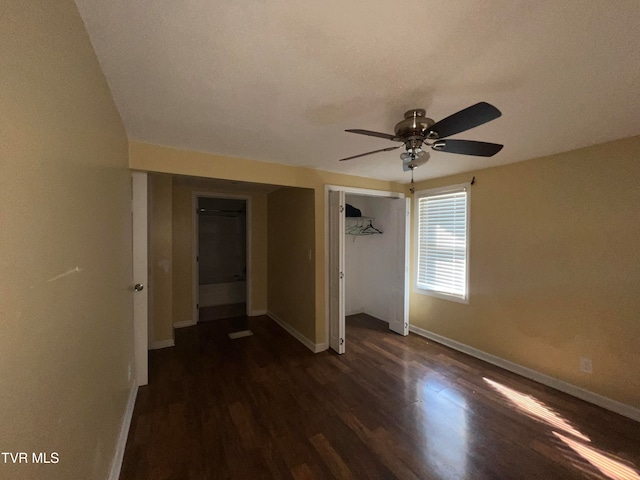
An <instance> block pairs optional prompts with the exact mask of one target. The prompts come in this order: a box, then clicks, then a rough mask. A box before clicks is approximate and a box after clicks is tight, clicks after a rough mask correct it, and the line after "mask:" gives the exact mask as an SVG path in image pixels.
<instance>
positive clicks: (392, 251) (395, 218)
mask: <svg viewBox="0 0 640 480" xmlns="http://www.w3.org/2000/svg"><path fill="white" fill-rule="evenodd" d="M340 193H342V192H340ZM392 195H394V196H395V197H396V198H393V197H392ZM398 196H399V195H398V194H392V193H388V194H386V195H385V192H375V194H372V193H370V191H363V192H360V191H357V189H349V190H346V191H345V192H344V197H343V198H344V200H342V199H340V200H342V203H340V204H337V201H338V200H337V199H338V198H339V197H338V196H337V192H333V191H329V198H330V202H329V203H330V205H329V209H330V210H329V217H330V218H329V264H330V265H329V282H328V283H329V285H328V286H329V331H330V333H329V345H330V347H331V348H332V349H333V350H335V351H337V352H338V353H344V352H345V351H346V349H348V347H346V345H347V344H348V330H347V329H346V325H350V324H351V325H359V326H361V327H364V328H368V327H369V326H370V327H371V328H384V329H389V330H391V331H393V332H396V333H398V334H400V335H407V334H408V331H409V324H408V298H409V295H408V293H409V292H408V285H409V268H408V267H409V264H408V253H409V246H408V243H409V232H408V228H409V200H408V199H406V198H397V197H398ZM341 206H342V207H343V211H342V212H340V208H341ZM338 213H340V214H341V216H342V217H338ZM336 218H341V220H342V221H343V224H342V225H341V224H340V223H339V222H338V221H337V220H336ZM340 265H342V268H339V266H340ZM336 338H339V339H341V344H340V348H335V347H334V344H335V341H336Z"/></svg>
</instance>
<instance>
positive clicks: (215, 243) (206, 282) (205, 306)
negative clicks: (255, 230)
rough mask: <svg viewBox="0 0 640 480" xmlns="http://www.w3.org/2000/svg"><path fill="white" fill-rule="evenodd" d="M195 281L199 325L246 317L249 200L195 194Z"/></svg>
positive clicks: (247, 309)
mask: <svg viewBox="0 0 640 480" xmlns="http://www.w3.org/2000/svg"><path fill="white" fill-rule="evenodd" d="M194 204H195V205H194V206H195V209H194V210H195V221H194V223H195V225H194V226H195V235H194V237H195V238H194V240H195V248H194V253H195V266H194V274H195V280H196V281H195V282H194V290H195V292H194V297H195V308H196V310H197V311H196V316H195V318H196V319H197V321H198V322H206V321H215V320H221V319H228V318H234V317H244V316H245V315H247V314H248V312H249V311H250V307H249V295H248V291H247V285H248V274H249V271H248V265H249V261H248V260H249V258H250V257H249V245H250V242H249V235H250V229H249V228H248V219H249V204H250V199H249V198H248V197H239V196H238V197H236V196H228V195H224V196H218V195H212V194H194Z"/></svg>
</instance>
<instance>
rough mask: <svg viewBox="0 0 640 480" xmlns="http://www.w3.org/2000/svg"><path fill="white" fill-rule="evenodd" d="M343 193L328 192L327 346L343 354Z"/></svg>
mask: <svg viewBox="0 0 640 480" xmlns="http://www.w3.org/2000/svg"><path fill="white" fill-rule="evenodd" d="M344 204H345V202H344V192H342V191H337V192H334V191H329V346H330V347H331V348H332V349H333V350H335V351H336V352H338V353H344V347H345V345H344V208H345V207H344Z"/></svg>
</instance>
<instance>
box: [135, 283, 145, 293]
mask: <svg viewBox="0 0 640 480" xmlns="http://www.w3.org/2000/svg"><path fill="white" fill-rule="evenodd" d="M133 289H134V290H135V291H136V292H141V291H142V290H144V285H142V284H141V283H136V284H135V286H134V287H133Z"/></svg>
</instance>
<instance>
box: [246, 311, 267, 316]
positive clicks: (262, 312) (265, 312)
mask: <svg viewBox="0 0 640 480" xmlns="http://www.w3.org/2000/svg"><path fill="white" fill-rule="evenodd" d="M266 314H267V311H266V310H251V313H249V316H250V317H258V316H260V315H266Z"/></svg>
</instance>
